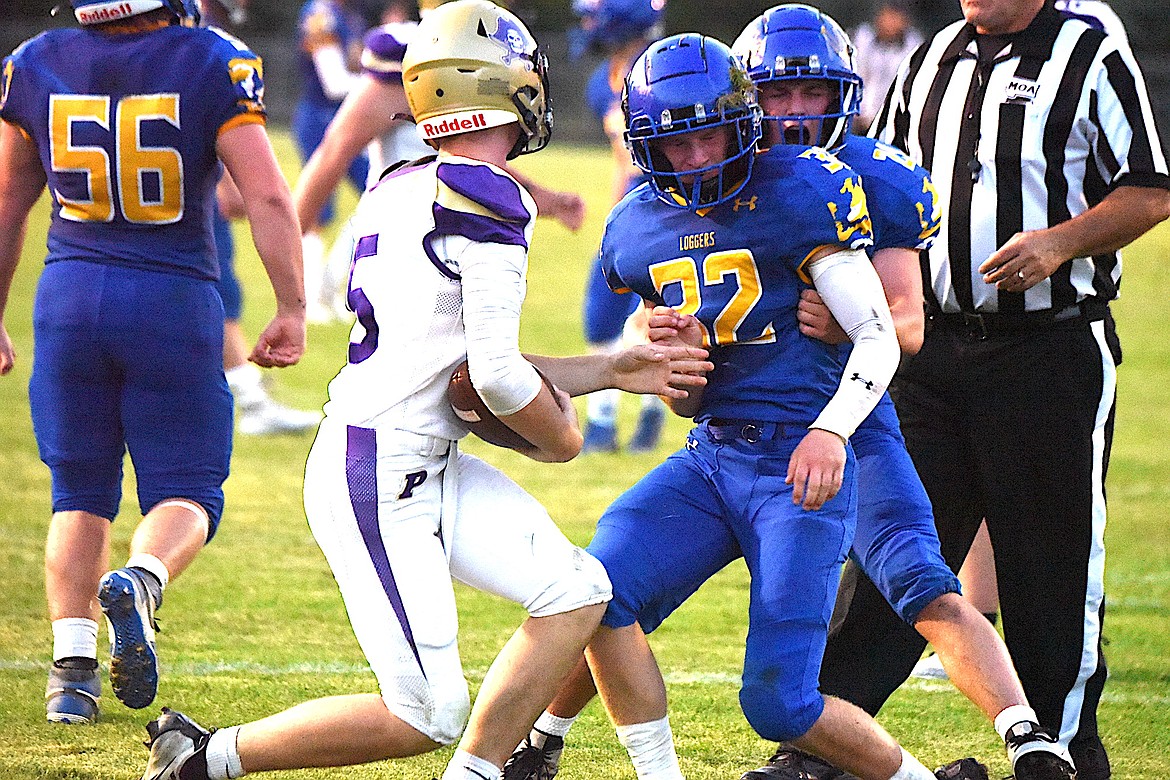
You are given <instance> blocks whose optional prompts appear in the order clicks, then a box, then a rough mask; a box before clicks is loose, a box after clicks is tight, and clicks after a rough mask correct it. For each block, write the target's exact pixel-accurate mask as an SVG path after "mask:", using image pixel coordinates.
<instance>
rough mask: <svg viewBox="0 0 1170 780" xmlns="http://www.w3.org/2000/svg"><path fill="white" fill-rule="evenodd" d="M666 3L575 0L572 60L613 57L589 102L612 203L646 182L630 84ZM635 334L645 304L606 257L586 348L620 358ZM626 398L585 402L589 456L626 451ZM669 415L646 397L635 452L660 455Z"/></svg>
mask: <svg viewBox="0 0 1170 780" xmlns="http://www.w3.org/2000/svg"><path fill="white" fill-rule="evenodd" d="M665 5H666V2H665V0H574V2H573V12H574V13H575V14H576V15H577V16H578V17H579V19H580V24H579V26H578V27H577V28H576V29H574V30H573V31H571V32H570V41H569V46H570V56H572V57H574V58H577V57H580V56H581V55H582V54H584V52H585V51H586V50H589V51H593V52H597V53H601V54H605V55H606V59H605V61H604V62H602V63H601V65H599V66H598V67H597V70H595V71H594V72H593V74H592V75H591V76H590V77H589V81H588V83H587V84H586V87H585V102H586V104H587V105H588V106H589V110H590V111H591V112H592V113H593V116H594V117H595V118H596V119H597V122H598V123H599V124H600V125H601V129H602V131H603V132H604V133H605V137H606V139H607V140H608V141H609V144H610V151H611V153H612V158H613V163H612V165H613V181H612V186H611V191H612V195H611V200H610V205H613V204H616V203H617V202H618V201H619V200H621V199H622V197H623V196H624V195H625V194H626V193H627V192H629V191H630V190H631V189H633V188H634V187H636V186H637V185H638V184H640V183H642V181H644V180H645V179H644V177H643V175H642V173H641V172H640V171H639V170H638V169H637V168H635V167H634V166H633V164H632V163H631V162H630V155H629V152H627V151H626V145H625V141H624V140H623V137H622V134H623V133H624V132H625V124H624V121H623V119H622V110H621V94H622V85H623V83H624V82H625V78H626V74H627V73H629V72H630V66H631V65H633V63H634V60H635V59H637V58H638V55H640V54H641V53H642V52H644V51H645V50H646V47H647V46H648V45H649V44H650V42H651V41H653V40H654V39H655V38H658V37H660V36H661V34H662V14H663V9H664V7H665ZM631 314H637V317H635V320H634V321H633V322H631V323H630V329H631V330H632V331H636V330H637V329H638V328H639V327H642V328H643V329H644V322H640V321H639V320H638V317H643V316H644V315H642V314H641V313H640V312H639V311H638V299H637V296H635V295H630V294H628V293H616V292H614V291H612V290H610V289H609V287H608V285H606V283H605V276H604V275H603V274H602V272H601V258H600V256H598V257H596V258H595V259H594V260H593V263H592V264H591V266H590V268H589V273H588V275H587V276H586V279H585V300H584V305H583V306H582V319H583V322H584V327H585V342H586V343H587V344H588V345H589V348H590V350H591V351H594V352H599V353H607V352H615V351H617V350H618V349H619V348H620V347H621V344H622V341H623V336H624V333H625V332H626V326H627V321H628V320H629V319H630V316H631ZM620 400H621V393H620V392H618V391H616V390H605V391H602V392H600V393H593V394H592V395H590V396H589V398H587V399H586V402H585V410H586V412H585V414H586V417H585V451H586V452H614V451H616V450H617V449H618V438H617V415H618V406H619V401H620ZM665 419H666V411H665V409H664V408H663V405H662V403H661V402H660V401H659V400H658V399H657V398H654V397H652V396H645V397H644V398H643V399H642V407H641V409H640V410H639V413H638V422H637V425H636V426H635V428H634V433H633V435H632V436H631V437H630V440H629V442H628V443H627V448H628V449H629V450H630V451H631V452H648V451H650V450H653V449H654V448H655V447H656V446H657V444H658V440H659V438H660V437H661V434H662V426H663V424H664V422H665Z"/></svg>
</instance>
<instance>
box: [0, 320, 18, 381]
mask: <svg viewBox="0 0 1170 780" xmlns="http://www.w3.org/2000/svg"><path fill="white" fill-rule="evenodd" d="M15 365H16V350H15V349H13V348H12V339H10V338H8V331H7V330H6V329H5V327H4V326H3V325H0V376H4V375H5V374H7V373H8V372H9V371H11V370H12V367H13V366H15Z"/></svg>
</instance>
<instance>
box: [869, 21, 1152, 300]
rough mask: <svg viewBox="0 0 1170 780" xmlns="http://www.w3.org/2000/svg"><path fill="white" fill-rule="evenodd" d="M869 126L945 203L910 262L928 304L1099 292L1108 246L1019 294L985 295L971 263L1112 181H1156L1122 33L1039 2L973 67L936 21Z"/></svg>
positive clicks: (964, 43) (970, 52)
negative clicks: (1007, 40) (1023, 29)
mask: <svg viewBox="0 0 1170 780" xmlns="http://www.w3.org/2000/svg"><path fill="white" fill-rule="evenodd" d="M1032 88H1034V94H1032ZM872 133H873V134H874V135H875V136H876V137H878V138H881V139H882V140H885V141H887V142H890V143H892V144H894V145H895V146H898V147H899V148H901V149H903V150H904V151H906V152H907V153H909V154H910V155H911V156H912V157H913V158H915V159H916V160H917V161H918V162H920V163H921V164H922V165H923V166H924V167H925V168H927V169H928V170H929V171H930V172H931V177H932V178H933V180H934V184H935V187H936V188H937V189H938V193H939V197H940V202H941V204H942V206H943V208H944V209H946V212H947V213H946V218H945V219H944V220H943V228H942V232H941V233H940V235H939V237H938V240H937V241H936V242H935V245H934V248H933V249H931V250H930V251H929V252H924V253H923V263H924V269H923V271H924V275H927V274H928V278H927V279H926V282H927V297H928V299H929V301H928V302H929V303H930V304H931V305H932V306H933V307H935V308H936V310H941V311H944V312H959V311H966V312H976V311H978V312H984V313H987V312H1023V311H1043V310H1052V311H1054V312H1056V311H1061V310H1062V309H1065V308H1067V307H1069V306H1071V305H1073V304H1075V303H1078V302H1080V301H1082V300H1084V299H1085V298H1087V297H1096V298H1098V299H1100V300H1103V301H1108V300H1112V299H1113V298H1115V297H1116V296H1117V290H1118V285H1119V284H1120V281H1121V258H1120V255H1119V254H1117V253H1111V254H1107V255H1099V256H1096V257H1091V258H1090V257H1085V258H1076V259H1074V260H1073V261H1072V262H1071V263H1066V264H1064V265H1063V266H1061V267H1060V269H1058V271H1057V272H1056V273H1055V274H1053V276H1052V277H1051V278H1049V279H1047V280H1045V281H1043V282H1041V283H1040V284H1037V285H1036V286H1034V287H1032V288H1031V289H1029V290H1027V291H1026V292H1024V293H1010V292H998V291H997V290H996V289H995V287H994V286H993V285H988V284H985V283H984V282H983V280H982V277H981V275H980V274H979V273H978V271H977V269H978V267H979V265H980V264H981V263H982V262H983V261H984V260H986V259H987V257H988V256H990V255H991V254H992V252H994V251H995V250H996V249H997V248H999V247H1000V246H1002V245H1003V244H1004V243H1005V242H1006V241H1007V240H1008V239H1010V238H1011V237H1012V236H1013V235H1014V234H1015V233H1017V232H1020V231H1024V230H1036V229H1041V228H1045V227H1049V226H1051V225H1055V224H1058V223H1060V222H1063V221H1065V220H1068V219H1069V218H1070V217H1072V216H1075V215H1077V214H1080V213H1082V212H1084V211H1085V210H1087V209H1088V208H1091V207H1092V206H1094V205H1096V204H1097V203H1099V202H1100V201H1101V200H1102V199H1103V198H1104V197H1105V196H1106V195H1107V194H1108V193H1109V191H1111V190H1112V189H1113V188H1114V187H1116V186H1119V185H1138V186H1154V187H1165V186H1167V181H1168V180H1167V179H1166V175H1167V167H1166V158H1165V155H1164V154H1163V151H1162V148H1161V145H1160V142H1159V140H1158V135H1157V132H1156V130H1155V128H1154V119H1153V112H1152V110H1151V107H1150V101H1149V97H1148V95H1147V92H1146V88H1145V83H1144V81H1143V79H1142V75H1141V72H1140V70H1139V69H1138V65H1137V62H1136V61H1135V60H1134V58H1133V55H1132V53H1131V52H1130V51H1129V48H1128V46H1127V45H1126V43H1125V41H1124V40H1122V39H1118V38H1114V37H1109V36H1107V35H1106V34H1105V33H1104V32H1101V31H1100V30H1097V29H1093V28H1092V27H1090V26H1089V25H1088V24H1086V23H1085V22H1084V21H1082V20H1079V19H1073V18H1068V17H1066V16H1063V15H1061V14H1060V13H1059V12H1057V11H1056V10H1054V9H1053V8H1052V7H1051V6H1046V7H1045V8H1044V9H1043V10H1042V11H1041V12H1040V15H1039V16H1037V18H1036V19H1035V21H1034V22H1033V24H1032V27H1031V28H1029V32H1028V33H1027V34H1025V35H1024V36H1023V37H1022V38H1021V39H1020V40H1019V41H1018V42H1016V43H1013V44H1012V45H1010V46H1008V47H1007V48H1005V49H1004V50H1003V51H1002V52H1000V53H999V55H998V56H997V57H996V58H995V60H994V61H993V62H990V63H987V64H986V65H984V66H979V64H978V56H977V50H976V44H975V34H974V29H973V28H972V27H971V26H969V25H967V24H966V23H964V22H958V23H956V24H953V25H951V26H949V27H947V28H945V29H944V30H942V31H941V32H940V33H938V34H937V35H936V36H935V37H934V38H933V39H932V40H930V41H928V42H927V43H926V44H925V45H924V46H923V47H922V48H920V49H919V50H918V51H916V52H915V53H914V54H913V55H912V56H911V57H910V58H908V59H907V61H906V62H905V63H904V64H903V66H902V70H901V72H900V73H899V76H898V80H897V81H895V83H894V84H893V85H892V86H891V88H890V92H889V94H888V96H887V99H886V105H885V107H884V108H883V111H882V113H881V115H880V116H879V117H878V120H877V121H876V122H875V123H874V129H873V131H872ZM956 139H957V140H956ZM927 264H928V267H927Z"/></svg>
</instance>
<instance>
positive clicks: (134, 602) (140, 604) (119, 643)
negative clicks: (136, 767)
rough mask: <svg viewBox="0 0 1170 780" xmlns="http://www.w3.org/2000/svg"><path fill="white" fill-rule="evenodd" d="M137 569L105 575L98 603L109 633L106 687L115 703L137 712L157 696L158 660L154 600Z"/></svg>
mask: <svg viewBox="0 0 1170 780" xmlns="http://www.w3.org/2000/svg"><path fill="white" fill-rule="evenodd" d="M147 576H148V575H147V574H146V573H144V572H142V571H140V570H138V569H134V568H125V569H115V570H114V571H111V572H106V574H105V576H104V577H102V579H101V583H100V584H99V585H98V601H99V602H100V603H101V605H102V612H104V613H105V615H106V623H107V624H108V626H109V629H110V687H112V688H113V689H114V695H115V696H117V697H118V700H119V701H121V702H122V703H123V704H125V705H126V706H127V707H130V708H131V709H135V710H140V709H142V708H143V707H146V706H148V705H149V704H150V703H151V702H152V701H154V696H155V694H156V693H158V656H157V655H156V654H155V651H154V632H155V629H156V628H157V625H156V623H155V622H154V609H155V606H156V604H155V599H154V597H153V596H152V595H151V594H150V591H149V589H148V587H147V584H146V580H145V577H147Z"/></svg>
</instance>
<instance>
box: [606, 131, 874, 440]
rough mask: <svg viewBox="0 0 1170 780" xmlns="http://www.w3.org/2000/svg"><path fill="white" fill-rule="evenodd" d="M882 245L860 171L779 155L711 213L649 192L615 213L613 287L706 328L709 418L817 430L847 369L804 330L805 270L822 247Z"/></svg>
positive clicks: (811, 156) (817, 154)
mask: <svg viewBox="0 0 1170 780" xmlns="http://www.w3.org/2000/svg"><path fill="white" fill-rule="evenodd" d="M871 241H872V238H871V228H870V224H869V213H868V209H867V207H866V196H865V192H864V190H862V187H861V180H860V178H859V177H858V176H857V174H856V173H855V172H853V171H852V170H850V169H849V168H848V166H846V165H845V164H844V163H842V162H840V161H839V160H837V159H836V158H835V157H833V156H832V155H831V154H829V153H828V152H826V151H824V150H823V149H818V148H815V147H814V148H807V147H784V146H778V147H775V148H774V149H772V150H771V151H769V152H767V153H764V154H761V155H760V156H759V157H758V158H757V159H756V162H755V169H754V171H753V173H752V177H751V180H750V181H749V182H748V184H747V186H745V187H744V189H743V190H742V191H741V192H740V193H739V195H738V196H736V197H735V198H734V199H733V200H731V201H729V202H727V203H723V204H720V205H718V206H716V207H714V208H711V209H703V210H701V212H699V213H696V212H693V211H689V210H684V209H680V208H674V207H672V206H668V205H666V204H665V203H663V202H661V201H660V200H659V199H658V198H657V197H656V196H655V195H654V192H653V191H652V190H651V189H650V187H649V185H642V186H641V187H638V188H637V189H635V190H634V191H633V192H631V193H630V194H629V195H627V196H626V197H625V198H624V199H623V200H622V201H621V202H620V203H619V204H618V205H617V206H616V207H614V210H613V212H612V213H611V214H610V217H609V221H608V223H607V225H606V230H605V236H604V238H603V239H602V245H601V257H602V266H603V269H604V272H605V274H606V280H607V281H608V283H609V286H610V287H611V289H614V290H615V291H623V290H631V291H633V292H635V293H637V294H638V295H640V296H641V297H642V298H644V299H645V300H647V301H650V302H652V303H654V304H657V305H668V306H672V307H674V308H675V309H677V310H678V311H680V312H682V313H684V314H694V315H695V316H696V317H697V318H698V319H699V321H700V322H701V323H702V325H703V328H704V329H705V335H704V341H705V342H706V343H707V344H708V345H709V346H710V348H711V360H712V362H714V363H715V370H714V372H712V373H711V374H710V375H709V376H708V379H709V384H708V385H707V387H706V389H705V391H704V393H703V402H702V405H701V408H700V410H699V414H698V415H697V419H699V420H700V421H701V420H704V419H707V418H710V417H731V418H744V419H751V420H762V421H769V422H781V423H787V424H796V425H801V426H807V425H808V424H810V423H812V421H813V420H814V419H815V418H816V416H817V415H818V414H819V413H820V411H821V410H822V409H823V408H824V406H825V404H827V403H828V401H829V399H830V398H831V397H832V396H833V394H834V393H835V392H836V391H837V388H838V385H839V382H840V378H841V367H842V363H841V361H840V357H839V350H838V349H837V348H836V347H835V346H830V345H828V344H824V343H822V342H820V341H816V340H814V339H811V338H808V337H806V336H803V335H801V333H800V331H799V330H798V328H797V320H796V307H797V304H798V303H799V300H800V293H801V292H802V291H803V290H805V289H808V288H809V287H810V282H809V280H808V277H807V276H806V275H805V272H804V265H805V263H806V262H807V261H808V258H809V257H810V256H811V255H812V254H813V253H815V252H816V251H817V249H819V248H820V247H823V246H846V247H849V248H852V249H857V248H864V247H867V246H869V244H870V243H871Z"/></svg>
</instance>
